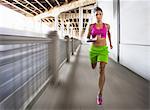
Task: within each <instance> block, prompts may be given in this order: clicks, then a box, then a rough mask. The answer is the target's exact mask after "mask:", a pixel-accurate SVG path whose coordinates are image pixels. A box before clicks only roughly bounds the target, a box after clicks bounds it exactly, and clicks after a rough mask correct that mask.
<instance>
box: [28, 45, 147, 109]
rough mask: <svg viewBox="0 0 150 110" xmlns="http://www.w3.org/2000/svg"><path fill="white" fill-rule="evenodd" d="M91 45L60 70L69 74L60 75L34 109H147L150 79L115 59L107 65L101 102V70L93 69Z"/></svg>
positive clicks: (35, 104)
mask: <svg viewBox="0 0 150 110" xmlns="http://www.w3.org/2000/svg"><path fill="white" fill-rule="evenodd" d="M88 48H89V45H82V46H81V48H80V49H79V51H78V53H77V54H76V58H75V57H73V58H71V63H70V64H66V65H64V67H62V69H61V70H60V74H62V75H64V76H65V75H68V76H67V78H60V80H59V81H60V82H59V83H60V84H59V86H58V87H53V86H48V87H47V88H46V90H45V91H44V92H43V94H42V95H41V96H40V97H39V99H38V100H37V101H36V102H34V104H33V105H30V109H31V110H147V109H146V108H148V97H147V96H148V81H146V80H145V79H143V78H142V77H140V76H138V75H135V73H134V72H132V71H130V70H128V69H127V68H125V67H124V66H122V65H120V64H118V63H116V62H114V61H113V60H111V59H109V63H108V65H107V67H106V83H105V88H104V105H103V106H97V104H96V95H97V92H98V85H97V82H98V73H99V70H98V67H97V68H96V69H95V70H92V69H91V67H90V64H89V59H88ZM75 59H76V60H75ZM68 67H69V68H68ZM64 79H65V80H64Z"/></svg>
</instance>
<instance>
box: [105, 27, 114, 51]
mask: <svg viewBox="0 0 150 110" xmlns="http://www.w3.org/2000/svg"><path fill="white" fill-rule="evenodd" d="M106 25H107V29H108V39H109V43H110V48H111V49H112V48H113V46H112V43H111V34H110V25H109V24H106Z"/></svg>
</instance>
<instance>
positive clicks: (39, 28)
mask: <svg viewBox="0 0 150 110" xmlns="http://www.w3.org/2000/svg"><path fill="white" fill-rule="evenodd" d="M0 27H1V28H9V29H16V30H22V31H29V32H36V33H40V34H45V33H47V32H48V31H49V30H50V28H49V27H48V26H47V25H46V24H43V23H42V22H40V21H36V20H34V19H33V18H32V17H26V16H24V15H22V14H20V13H18V12H16V11H13V10H11V9H9V8H7V7H5V6H2V5H0Z"/></svg>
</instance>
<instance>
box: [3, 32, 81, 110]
mask: <svg viewBox="0 0 150 110" xmlns="http://www.w3.org/2000/svg"><path fill="white" fill-rule="evenodd" d="M72 43H73V44H74V45H72ZM79 44H80V41H79V40H77V39H73V40H70V39H69V41H68V40H60V39H58V35H57V32H56V31H54V32H50V33H49V34H48V38H39V37H25V36H11V35H9V36H8V35H0V110H9V109H11V110H19V109H25V108H26V106H27V105H28V104H29V103H30V102H31V101H32V100H33V99H34V98H35V97H36V95H37V94H38V93H39V92H40V91H41V90H42V89H43V87H44V86H46V84H47V83H48V82H49V81H50V80H51V78H53V77H54V78H55V79H57V75H58V74H57V71H58V70H59V69H60V67H61V66H62V65H63V63H64V62H65V61H69V60H68V59H69V57H68V54H69V56H70V54H71V53H74V51H75V50H76V49H77V47H78V46H79ZM68 45H69V47H68ZM67 49H69V51H68V50H67ZM67 52H69V53H67Z"/></svg>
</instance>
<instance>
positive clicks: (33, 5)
mask: <svg viewBox="0 0 150 110" xmlns="http://www.w3.org/2000/svg"><path fill="white" fill-rule="evenodd" d="M24 1H25V2H26V3H28V4H29V5H31V6H32V7H34V8H35V9H36V10H38V11H40V13H43V12H42V11H41V10H40V9H38V8H37V7H36V6H34V5H33V4H32V3H30V2H28V1H27V0H24Z"/></svg>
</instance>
